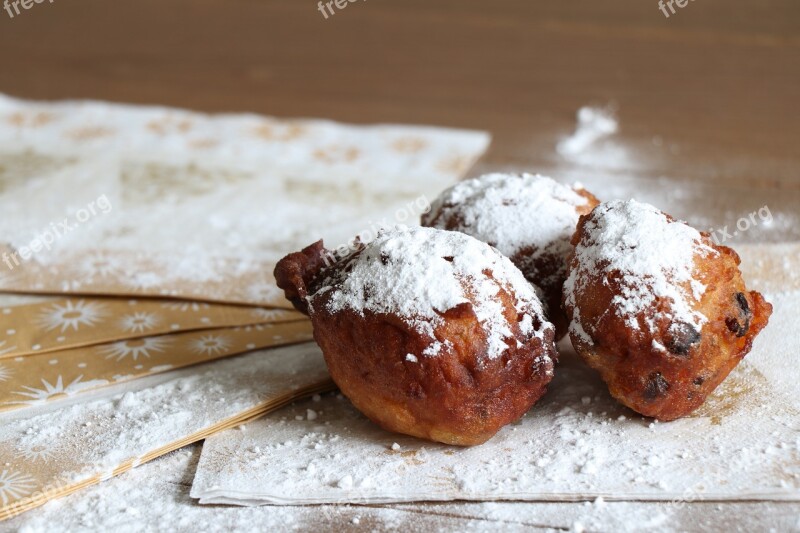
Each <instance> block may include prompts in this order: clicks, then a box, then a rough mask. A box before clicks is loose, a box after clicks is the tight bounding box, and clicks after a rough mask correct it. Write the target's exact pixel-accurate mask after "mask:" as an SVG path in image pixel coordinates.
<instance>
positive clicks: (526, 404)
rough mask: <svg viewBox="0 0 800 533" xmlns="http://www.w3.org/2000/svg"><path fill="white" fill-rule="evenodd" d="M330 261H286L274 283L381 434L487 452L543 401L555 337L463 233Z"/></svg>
mask: <svg viewBox="0 0 800 533" xmlns="http://www.w3.org/2000/svg"><path fill="white" fill-rule="evenodd" d="M331 257H333V256H332V254H331V253H330V252H328V251H327V250H325V249H324V247H323V245H322V242H318V243H316V244H314V245H311V246H309V247H308V248H306V249H304V250H303V251H302V252H298V253H294V254H291V255H289V256H287V257H285V258H284V259H282V260H281V261H280V262H279V263H278V265H277V267H276V269H275V277H276V279H277V280H278V285H279V286H280V287H281V288H282V289H283V290H284V291H285V293H286V296H287V298H288V299H289V300H290V301H291V302H292V303H293V304H294V305H295V307H296V308H297V309H299V310H300V311H303V312H306V313H307V314H309V316H310V317H311V320H312V323H313V326H314V338H315V339H316V341H317V343H318V344H319V345H320V347H321V348H322V351H323V354H324V356H325V361H326V363H327V365H328V369H329V371H330V373H331V376H332V378H333V380H334V381H335V382H336V384H337V385H338V386H339V388H340V389H341V391H342V392H343V393H344V394H345V396H347V397H348V398H349V399H350V400H351V401H352V403H353V405H355V407H356V408H358V409H359V410H360V411H361V412H362V413H364V414H365V415H366V416H367V417H369V418H370V419H371V420H373V421H374V422H376V423H377V424H379V425H381V426H382V427H384V428H385V429H387V430H390V431H396V432H399V433H405V434H408V435H413V436H417V437H421V438H424V439H429V440H433V441H438V442H443V443H447V444H456V445H462V446H466V445H474V444H481V443H483V442H485V441H486V440H488V439H489V438H491V437H492V436H493V435H494V434H495V433H496V432H497V431H498V430H499V429H500V428H502V427H503V426H504V425H506V424H509V423H510V422H513V421H515V420H517V419H519V418H520V417H521V416H522V415H523V414H524V413H525V412H526V411H527V410H528V409H530V407H531V406H532V405H533V404H534V403H536V401H537V400H538V399H539V398H540V397H541V396H542V395H543V394H544V392H545V390H546V387H547V384H548V383H549V382H550V380H551V379H552V376H553V365H554V361H555V360H556V357H557V353H556V349H555V343H554V340H553V338H554V330H553V326H552V324H550V323H549V322H547V321H546V320H545V319H544V316H543V310H542V307H541V303H540V302H539V300H538V298H537V296H536V294H535V292H534V290H533V288H532V287H531V286H530V285H529V284H528V283H527V282H526V281H525V279H524V277H523V276H522V274H521V273H520V272H519V270H518V269H517V268H516V267H515V266H514V265H513V264H512V263H511V262H510V261H509V260H508V259H506V258H505V257H503V256H502V255H500V254H499V253H498V252H497V251H496V250H494V249H492V248H491V247H489V246H488V245H486V244H484V243H481V242H479V241H477V240H475V239H473V238H472V237H469V236H467V235H463V234H460V233H455V232H449V231H441V230H435V229H430V228H414V229H409V228H397V229H394V230H390V231H385V232H382V233H380V234H379V235H378V237H377V238H376V239H375V240H374V241H372V242H370V243H368V244H360V245H359V246H358V247H357V249H356V250H354V251H353V252H352V253H350V254H349V255H347V256H346V257H344V258H342V259H341V260H339V261H336V262H334V263H332V264H331V262H330V261H329V259H330V258H331ZM326 263H327V264H326Z"/></svg>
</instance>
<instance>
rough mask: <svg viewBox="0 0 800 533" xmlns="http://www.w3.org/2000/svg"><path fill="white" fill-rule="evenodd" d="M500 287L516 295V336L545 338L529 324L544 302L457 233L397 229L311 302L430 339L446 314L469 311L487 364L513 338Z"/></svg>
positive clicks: (352, 260)
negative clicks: (396, 321)
mask: <svg viewBox="0 0 800 533" xmlns="http://www.w3.org/2000/svg"><path fill="white" fill-rule="evenodd" d="M500 288H502V289H504V290H505V291H506V292H508V293H509V294H513V295H514V307H515V310H516V312H517V317H515V320H516V321H517V322H518V323H519V326H520V330H521V333H522V334H523V335H531V336H537V337H539V338H541V337H542V331H541V330H539V331H537V330H536V329H535V328H534V318H535V319H536V322H537V323H540V322H541V321H542V320H543V316H544V312H543V309H542V306H541V303H540V302H539V299H538V298H537V296H536V293H535V292H534V289H533V287H531V286H530V284H528V283H527V282H526V281H525V278H524V277H523V276H522V274H521V273H520V271H519V270H518V269H517V268H516V267H514V265H513V264H512V263H511V262H510V261H509V260H508V259H507V258H505V257H503V256H501V255H500V254H498V253H497V252H496V251H495V250H492V249H491V248H490V247H489V246H487V245H486V244H484V243H482V242H480V241H478V240H476V239H472V238H469V237H467V236H465V235H463V234H460V233H456V232H450V231H437V230H434V229H430V228H407V227H403V226H400V227H398V228H396V229H394V230H391V231H386V232H383V233H381V234H379V235H378V237H377V238H376V239H375V240H374V241H372V242H371V243H369V244H368V245H366V246H364V247H363V248H361V249H360V250H358V251H357V252H355V253H354V254H352V255H351V256H350V257H348V258H346V259H345V263H344V266H343V268H341V269H337V270H335V271H332V276H331V278H330V279H329V280H328V281H326V286H325V287H322V288H321V289H319V290H318V291H317V292H316V293H315V294H313V295H312V296H311V297H310V300H309V301H310V302H311V304H312V308H313V303H314V302H315V301H318V300H319V299H320V298H322V297H323V296H327V303H326V305H327V309H328V311H330V312H331V313H335V312H338V311H341V310H343V309H349V310H351V311H355V312H356V313H358V314H359V315H363V314H364V312H365V311H369V312H372V313H378V314H392V315H395V316H398V317H401V318H402V319H403V320H405V321H407V322H408V324H409V325H412V326H413V327H414V328H415V329H416V330H417V331H418V332H419V333H421V334H425V335H429V336H430V337H431V338H432V339H435V335H434V329H435V328H436V327H437V326H439V325H442V324H443V323H444V320H445V319H444V318H443V316H442V315H443V314H444V313H445V312H447V311H448V310H451V309H454V308H456V307H458V306H459V305H464V304H468V305H470V306H471V307H472V310H473V312H474V313H475V316H476V317H477V318H478V321H479V322H480V324H481V327H482V328H483V331H484V333H485V335H486V339H487V349H486V354H485V355H486V357H488V358H490V359H496V358H498V357H500V356H501V355H502V353H503V352H504V351H505V350H506V349H507V347H508V342H510V341H511V339H513V335H514V334H513V331H512V329H511V324H510V323H509V320H508V317H507V316H506V314H505V312H504V308H503V303H502V302H501V301H500V300H498V299H497V298H496V297H497V293H498V291H499V289H500ZM312 312H313V309H312ZM515 342H516V341H515ZM444 344H446V343H442V342H439V341H434V342H433V343H432V344H431V345H430V346H429V347H428V349H427V350H425V351H424V352H423V353H422V355H425V356H435V355H438V353H439V352H440V351H441V349H442V347H443V346H444Z"/></svg>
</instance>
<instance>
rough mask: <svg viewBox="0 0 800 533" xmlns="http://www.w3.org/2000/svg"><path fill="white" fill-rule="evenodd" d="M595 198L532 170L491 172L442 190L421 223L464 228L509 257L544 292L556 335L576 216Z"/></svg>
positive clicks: (562, 323) (561, 326)
mask: <svg viewBox="0 0 800 533" xmlns="http://www.w3.org/2000/svg"><path fill="white" fill-rule="evenodd" d="M598 203H599V202H598V200H597V198H595V197H594V195H592V194H591V193H590V192H588V191H586V190H585V189H582V188H572V187H569V186H567V185H562V184H560V183H558V182H556V181H554V180H552V179H550V178H547V177H544V176H534V175H532V174H487V175H485V176H481V177H480V178H475V179H471V180H467V181H463V182H460V183H458V184H456V185H454V186H453V187H451V188H450V189H448V190H446V191H444V192H443V193H442V194H441V195H440V196H439V198H438V199H436V201H434V202H433V205H432V206H431V210H430V212H428V213H427V214H425V215H423V216H422V225H423V226H430V227H433V228H439V229H447V230H451V231H460V232H461V233H466V234H467V235H471V236H473V237H475V238H476V239H478V240H481V241H483V242H486V243H489V244H491V245H492V246H494V247H495V248H497V249H498V250H500V252H501V253H502V254H504V255H506V256H508V257H509V258H510V259H511V261H512V262H513V263H514V264H515V265H517V267H519V269H520V270H521V271H522V273H523V275H524V276H525V277H526V278H527V279H528V281H530V282H531V283H533V284H534V285H536V286H538V287H539V288H540V289H542V291H543V292H544V300H545V303H546V304H547V316H548V319H549V320H550V321H551V322H553V323H554V324H555V325H556V332H557V338H561V337H563V336H564V335H565V334H566V326H567V320H566V316H565V315H564V312H563V311H562V309H561V287H562V285H563V284H564V280H565V279H566V278H567V259H568V257H569V254H570V253H571V252H572V245H571V244H570V239H571V238H572V234H573V233H575V227H576V226H577V225H578V218H579V217H580V216H581V215H583V214H586V213H588V212H590V211H591V210H592V209H593V208H594V207H595V206H596V205H597V204H598Z"/></svg>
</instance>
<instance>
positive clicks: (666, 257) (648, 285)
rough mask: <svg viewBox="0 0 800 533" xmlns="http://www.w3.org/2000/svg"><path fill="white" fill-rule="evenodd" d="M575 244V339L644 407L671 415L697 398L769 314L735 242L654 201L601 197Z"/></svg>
mask: <svg viewBox="0 0 800 533" xmlns="http://www.w3.org/2000/svg"><path fill="white" fill-rule="evenodd" d="M573 244H574V245H575V253H574V256H573V258H572V260H571V263H570V273H569V277H568V278H567V281H566V282H565V283H564V306H565V309H566V312H567V316H568V317H569V318H570V328H569V331H570V337H571V339H572V343H573V345H574V346H575V349H576V350H577V351H578V353H579V354H580V355H581V356H582V357H583V358H584V359H585V360H586V361H587V362H588V363H589V365H590V366H592V367H593V368H595V369H597V370H598V371H599V372H600V373H601V375H602V376H603V379H604V380H605V381H606V383H608V385H609V389H610V391H611V394H612V395H613V396H614V397H615V398H617V399H618V400H620V401H621V402H622V403H624V404H625V405H627V406H628V407H631V408H632V409H634V410H636V411H638V412H640V413H642V414H645V415H648V416H654V417H657V418H660V419H662V420H672V419H675V418H678V417H681V416H685V415H687V414H689V413H691V412H692V411H693V410H694V409H696V408H697V407H699V406H700V405H701V404H702V403H703V402H704V401H705V398H706V397H707V396H708V395H709V394H710V393H711V392H712V391H713V390H714V389H715V388H716V387H717V385H719V384H720V383H721V382H722V381H723V380H724V379H725V377H726V376H727V375H728V373H730V371H731V370H732V369H733V368H734V367H735V366H736V365H737V364H738V363H739V361H740V360H741V359H742V358H743V357H744V356H745V355H746V354H747V353H748V352H749V351H750V347H751V345H752V341H753V339H754V338H755V337H756V335H758V333H759V331H761V329H763V328H764V327H765V326H766V324H767V321H768V319H769V316H770V314H771V311H772V307H771V306H770V304H768V303H767V302H766V301H764V298H763V297H762V296H761V294H759V293H757V292H754V291H753V292H748V291H747V288H746V287H745V283H744V280H743V279H742V276H741V273H740V272H739V269H738V265H739V256H738V255H737V254H736V252H734V251H733V250H732V249H730V248H727V247H725V246H717V245H715V244H714V242H713V241H712V240H711V238H710V237H709V236H708V235H707V234H704V233H700V232H699V231H697V230H695V229H694V228H691V227H690V226H688V225H687V224H685V223H683V222H680V221H676V220H674V219H673V218H672V217H670V216H668V215H666V214H664V213H662V212H661V211H659V210H658V209H656V208H655V207H653V206H651V205H648V204H643V203H640V202H637V201H635V200H629V201H613V202H607V203H604V204H601V205H600V206H598V207H597V208H595V209H594V211H592V213H591V214H589V215H587V216H584V217H581V220H580V222H579V224H578V229H577V231H576V233H575V236H574V238H573Z"/></svg>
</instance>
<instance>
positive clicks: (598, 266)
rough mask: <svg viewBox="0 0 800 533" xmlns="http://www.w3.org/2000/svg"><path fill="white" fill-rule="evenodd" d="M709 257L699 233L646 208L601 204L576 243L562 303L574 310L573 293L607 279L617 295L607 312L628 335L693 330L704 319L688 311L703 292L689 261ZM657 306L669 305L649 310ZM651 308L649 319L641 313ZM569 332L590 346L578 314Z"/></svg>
mask: <svg viewBox="0 0 800 533" xmlns="http://www.w3.org/2000/svg"><path fill="white" fill-rule="evenodd" d="M709 256H719V253H718V252H717V251H716V250H714V249H713V248H712V247H711V246H709V245H708V244H705V242H704V239H703V236H702V235H701V234H700V232H699V231H697V230H696V229H694V228H692V227H691V226H688V225H687V224H685V223H682V222H678V221H674V220H672V219H671V218H670V217H668V216H667V215H665V214H664V213H662V212H661V211H659V210H658V209H656V208H655V207H653V206H652V205H649V204H644V203H640V202H637V201H636V200H630V201H627V202H625V201H621V200H616V201H612V202H606V203H604V204H601V205H600V206H599V207H598V208H597V209H595V211H594V212H593V213H592V216H591V218H589V219H588V220H587V222H586V224H585V225H584V229H583V233H582V234H581V235H580V239H579V240H578V242H577V243H576V246H575V259H574V263H573V264H574V268H573V269H572V271H571V272H570V275H569V277H568V278H567V281H566V282H565V283H564V295H565V303H566V305H568V306H570V307H573V308H575V294H576V292H578V291H581V290H582V289H584V288H585V287H586V286H587V285H589V284H591V283H595V282H596V280H597V279H598V278H600V279H606V278H613V279H614V280H615V281H616V283H617V284H618V291H617V293H616V294H615V295H614V297H613V299H612V306H611V308H610V309H609V312H612V313H615V314H616V315H617V316H619V317H620V318H621V319H622V320H623V321H624V322H625V324H627V325H628V327H630V328H631V329H634V330H638V329H640V328H646V329H647V330H648V332H649V333H650V334H651V335H652V334H656V333H657V329H656V328H657V323H658V321H659V320H660V319H666V320H669V321H670V322H671V323H672V324H675V325H676V326H674V327H678V326H677V324H690V325H692V326H694V327H695V329H698V328H700V327H702V325H703V324H704V323H705V322H707V321H708V318H707V317H706V316H704V315H703V313H702V312H700V311H698V310H697V309H695V307H694V304H695V303H696V302H697V301H698V300H699V299H700V298H701V297H702V296H703V294H704V293H705V291H706V285H705V284H704V283H703V282H701V281H700V280H699V279H697V277H696V275H695V257H709ZM659 300H665V301H667V302H669V305H667V306H662V307H655V304H656V303H657V301H659ZM651 308H652V309H653V313H652V315H651V314H649V313H647V311H649V310H650V309H651ZM591 326H592V324H588V325H587V327H591ZM570 332H571V333H573V334H575V335H578V336H580V337H581V338H582V339H583V340H585V341H587V342H591V339H590V338H589V336H588V335H587V333H586V331H584V330H583V328H582V326H581V320H580V312H579V310H578V309H576V310H575V312H574V314H573V318H572V321H571V322H570Z"/></svg>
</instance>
